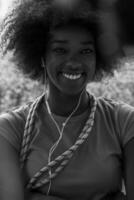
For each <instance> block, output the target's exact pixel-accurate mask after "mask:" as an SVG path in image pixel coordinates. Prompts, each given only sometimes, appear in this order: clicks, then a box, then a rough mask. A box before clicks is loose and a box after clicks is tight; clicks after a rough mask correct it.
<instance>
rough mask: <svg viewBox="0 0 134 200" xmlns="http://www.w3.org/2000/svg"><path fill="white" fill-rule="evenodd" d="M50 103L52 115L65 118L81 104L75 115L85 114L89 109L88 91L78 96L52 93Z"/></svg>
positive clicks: (49, 97)
mask: <svg viewBox="0 0 134 200" xmlns="http://www.w3.org/2000/svg"><path fill="white" fill-rule="evenodd" d="M80 96H81V97H80ZM79 99H80V101H79ZM48 102H49V106H50V108H51V112H52V113H54V114H56V115H60V116H65V117H67V116H69V115H70V113H71V112H72V111H73V110H74V109H75V108H76V106H77V104H78V102H79V106H78V109H77V110H76V112H75V113H74V116H75V115H79V114H81V113H83V112H84V111H85V110H86V109H87V107H89V95H88V93H87V92H86V90H85V91H83V92H82V94H81V93H80V94H77V95H66V94H59V95H57V94H56V95H55V94H54V93H51V91H50V92H49V95H48Z"/></svg>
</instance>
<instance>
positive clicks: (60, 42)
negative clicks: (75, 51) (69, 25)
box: [51, 40, 94, 45]
mask: <svg viewBox="0 0 134 200" xmlns="http://www.w3.org/2000/svg"><path fill="white" fill-rule="evenodd" d="M51 43H52V44H55V43H58V44H67V43H68V40H52V41H51ZM81 44H82V45H91V44H94V42H93V41H83V42H81Z"/></svg>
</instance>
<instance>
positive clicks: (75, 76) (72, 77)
mask: <svg viewBox="0 0 134 200" xmlns="http://www.w3.org/2000/svg"><path fill="white" fill-rule="evenodd" d="M63 76H65V77H66V78H68V79H70V80H76V79H79V78H80V77H81V74H77V75H73V74H65V73H63Z"/></svg>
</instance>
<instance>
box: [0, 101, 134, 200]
mask: <svg viewBox="0 0 134 200" xmlns="http://www.w3.org/2000/svg"><path fill="white" fill-rule="evenodd" d="M29 106H30V104H29V105H26V106H23V107H20V108H19V109H16V110H14V111H12V112H10V113H6V114H2V115H1V116H0V135H1V136H3V137H4V138H5V139H7V140H8V141H9V143H11V144H12V145H13V147H14V148H15V149H16V151H18V152H20V148H21V142H22V136H23V132H24V126H25V123H26V117H27V114H28V111H29ZM89 112H90V109H89V110H87V111H85V112H84V113H82V114H81V115H79V116H74V117H72V118H71V119H70V120H69V122H68V123H67V125H66V127H65V130H64V133H63V137H62V140H61V142H60V143H59V145H58V147H57V148H56V150H55V151H54V153H53V155H52V159H54V158H55V157H57V156H58V155H60V154H61V153H63V152H64V151H65V150H67V149H68V148H69V147H70V146H72V145H73V144H74V143H75V141H76V140H77V137H78V136H79V134H80V132H81V130H82V128H83V126H84V124H85V122H86V120H87V118H88V115H89ZM54 118H55V120H56V121H57V122H58V124H62V122H63V121H65V118H64V117H61V116H57V115H54ZM33 131H34V132H35V133H34V134H33V135H34V137H33V138H32V141H31V145H30V153H29V155H28V160H27V162H26V164H25V176H26V182H27V181H28V180H29V179H30V178H32V177H33V175H34V174H35V173H36V172H37V171H38V170H39V169H40V168H42V167H43V166H44V165H46V164H47V163H48V153H49V150H50V148H51V147H52V145H53V144H54V142H55V141H56V140H57V139H58V137H59V133H58V131H57V129H56V126H55V124H54V123H53V121H52V120H51V118H50V116H49V115H48V113H47V110H46V107H45V105H43V104H42V105H41V106H40V108H39V109H38V111H37V116H36V124H35V129H34V130H33ZM133 137H134V108H133V107H131V106H129V105H126V104H123V103H116V102H114V101H112V100H107V99H103V98H99V99H98V100H97V109H96V113H95V121H94V126H93V128H92V131H91V132H90V134H89V136H88V138H87V140H86V141H85V142H84V143H83V144H82V145H81V146H80V148H79V149H78V150H77V151H76V152H75V154H74V155H73V157H72V158H71V160H70V161H69V163H68V164H67V166H66V167H65V168H64V170H63V171H62V172H61V173H59V175H58V176H57V177H56V178H55V179H53V180H52V183H51V190H50V194H52V195H54V196H59V197H62V198H65V199H69V200H73V199H77V200H81V199H83V200H89V199H91V200H99V199H101V198H102V197H103V196H105V195H106V194H108V193H111V192H116V191H118V190H120V189H121V186H122V177H123V170H122V158H123V157H122V156H123V155H122V149H123V148H124V146H125V145H126V144H127V143H128V142H129V141H130V140H131V139H132V138H133ZM39 190H40V191H42V192H44V193H45V192H47V190H48V185H46V186H43V187H42V188H40V189H39Z"/></svg>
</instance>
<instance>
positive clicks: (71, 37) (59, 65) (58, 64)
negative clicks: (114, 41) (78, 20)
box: [46, 25, 96, 95]
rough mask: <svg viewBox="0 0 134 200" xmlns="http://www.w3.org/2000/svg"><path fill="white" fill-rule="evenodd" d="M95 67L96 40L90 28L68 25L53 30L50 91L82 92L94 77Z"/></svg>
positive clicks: (48, 53) (48, 60)
mask: <svg viewBox="0 0 134 200" xmlns="http://www.w3.org/2000/svg"><path fill="white" fill-rule="evenodd" d="M95 66H96V52H95V43H94V39H93V36H92V34H91V32H90V31H89V30H87V29H86V28H83V27H82V26H74V25H68V26H65V27H60V28H56V29H55V30H53V31H52V32H51V39H50V41H49V43H48V48H47V51H46V69H47V75H48V83H49V87H50V92H51V90H52V89H54V90H55V91H56V90H57V91H58V92H61V93H64V94H70V95H73V94H74V95H75V94H79V93H80V92H82V90H84V89H86V85H87V83H88V82H90V81H92V80H93V78H94V75H95Z"/></svg>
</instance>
